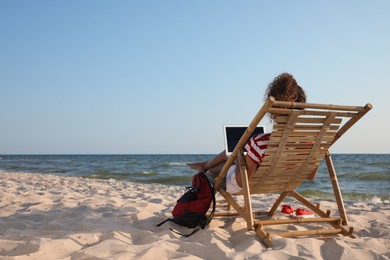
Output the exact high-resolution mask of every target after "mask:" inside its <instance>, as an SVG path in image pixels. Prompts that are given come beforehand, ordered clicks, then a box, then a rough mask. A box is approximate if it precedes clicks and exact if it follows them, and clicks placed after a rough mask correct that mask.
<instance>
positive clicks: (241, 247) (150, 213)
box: [0, 171, 390, 260]
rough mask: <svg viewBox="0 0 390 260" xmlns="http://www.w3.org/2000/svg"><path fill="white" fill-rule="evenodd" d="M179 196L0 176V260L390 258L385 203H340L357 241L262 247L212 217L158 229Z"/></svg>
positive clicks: (280, 242)
mask: <svg viewBox="0 0 390 260" xmlns="http://www.w3.org/2000/svg"><path fill="white" fill-rule="evenodd" d="M183 191H184V187H177V186H164V185H149V184H137V183H130V182H122V181H116V180H92V179H85V178H79V177H58V176H54V175H48V174H28V173H9V172H1V171H0V259H332V260H333V259H354V260H356V259H390V232H389V231H390V203H389V202H388V201H385V202H382V201H380V200H376V199H374V200H372V201H369V202H367V201H362V202H357V201H354V202H351V201H347V202H346V203H345V204H346V210H347V213H348V215H349V220H350V225H351V226H354V228H355V234H356V235H357V238H355V239H353V238H349V237H342V236H338V237H335V238H330V239H328V240H319V239H313V238H281V237H275V238H274V240H273V241H274V247H273V248H267V247H265V246H264V244H262V243H261V242H260V240H259V239H258V238H257V237H256V236H255V234H254V232H248V231H246V224H245V222H244V221H243V219H242V218H239V217H230V218H214V219H213V221H212V222H211V223H210V226H209V227H207V228H206V229H204V230H201V231H199V232H197V233H195V234H194V235H193V236H191V237H189V238H185V237H181V236H180V235H177V234H175V233H173V232H171V231H170V230H169V227H170V226H171V224H169V223H166V224H164V225H163V226H162V227H156V224H157V223H159V222H161V221H162V220H164V219H165V218H167V217H170V216H171V215H170V213H171V210H172V207H173V206H174V204H175V201H176V199H177V198H179V197H180V195H181V194H182V193H183ZM273 199H274V195H261V196H260V195H259V196H257V197H256V200H255V201H254V202H253V204H254V206H255V207H256V206H257V207H260V208H264V209H266V208H268V207H270V206H271V203H272V201H273ZM319 202H320V203H321V207H325V208H329V209H335V207H336V204H335V203H334V202H333V201H329V200H319ZM275 217H278V215H276V216H275ZM287 228H288V229H291V228H293V227H291V226H289V227H287Z"/></svg>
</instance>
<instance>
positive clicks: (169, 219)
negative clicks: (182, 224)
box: [156, 218, 173, 227]
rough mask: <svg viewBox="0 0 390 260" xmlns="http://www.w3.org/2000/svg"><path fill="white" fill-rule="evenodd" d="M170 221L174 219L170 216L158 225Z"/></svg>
mask: <svg viewBox="0 0 390 260" xmlns="http://www.w3.org/2000/svg"><path fill="white" fill-rule="evenodd" d="M168 221H173V219H172V218H168V219H166V220H164V221H163V222H161V223H159V224H157V225H156V226H157V227H159V226H161V225H162V224H164V223H165V222H168Z"/></svg>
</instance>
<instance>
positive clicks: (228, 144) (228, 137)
mask: <svg viewBox="0 0 390 260" xmlns="http://www.w3.org/2000/svg"><path fill="white" fill-rule="evenodd" d="M247 128H248V125H224V126H223V129H224V137H225V151H226V155H231V154H232V152H233V150H234V147H236V145H237V143H238V141H239V140H240V138H241V136H242V135H243V134H244V133H245V130H246V129H247ZM263 133H264V126H262V125H259V126H257V127H256V128H255V130H254V131H253V133H252V135H251V136H250V137H252V136H254V135H257V134H263ZM250 137H249V138H250ZM248 140H249V139H248Z"/></svg>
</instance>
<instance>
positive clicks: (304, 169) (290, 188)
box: [214, 97, 372, 247]
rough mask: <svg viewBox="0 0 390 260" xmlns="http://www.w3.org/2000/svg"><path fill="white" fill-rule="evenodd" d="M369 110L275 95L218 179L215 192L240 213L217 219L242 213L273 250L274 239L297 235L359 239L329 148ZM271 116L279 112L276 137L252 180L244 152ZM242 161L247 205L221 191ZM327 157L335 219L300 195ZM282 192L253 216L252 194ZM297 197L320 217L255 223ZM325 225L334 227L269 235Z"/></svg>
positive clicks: (273, 138) (274, 131) (276, 121)
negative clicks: (288, 227) (284, 227)
mask: <svg viewBox="0 0 390 260" xmlns="http://www.w3.org/2000/svg"><path fill="white" fill-rule="evenodd" d="M371 108H372V105H371V104H366V105H365V106H339V105H328V104H310V103H298V102H283V101H276V100H275V99H274V98H273V97H270V98H269V99H267V100H266V102H265V103H264V105H263V106H262V107H261V109H260V110H259V111H258V113H257V114H256V115H255V117H254V118H253V120H252V122H251V123H250V124H249V126H248V128H247V130H246V132H245V133H244V134H243V136H242V137H241V139H240V141H239V142H238V144H237V145H236V147H235V149H234V150H233V153H232V154H231V156H230V157H229V159H228V161H227V162H226V164H225V165H224V167H223V168H222V170H221V172H220V174H219V176H218V178H217V179H216V182H215V185H214V188H215V190H216V191H219V193H220V194H221V195H222V196H223V197H224V198H225V200H226V201H227V202H228V206H229V208H230V205H231V206H233V208H234V209H235V212H233V213H232V212H220V213H216V214H215V216H218V215H219V216H230V215H239V216H241V217H242V218H243V219H244V220H245V221H246V222H247V229H248V230H254V231H255V233H256V234H257V235H258V236H259V238H260V239H261V240H262V241H263V242H264V244H265V245H266V246H267V247H272V237H271V235H273V234H276V235H279V236H282V237H297V236H311V235H317V236H322V235H335V234H342V235H345V236H351V237H353V236H354V235H353V228H351V227H347V226H348V218H347V214H346V211H345V208H344V203H343V199H342V195H341V192H340V188H339V184H338V180H337V175H336V171H335V168H334V165H333V162H332V158H331V155H330V152H329V148H330V147H331V146H332V145H333V144H334V143H335V142H336V141H337V140H338V139H339V138H340V137H341V136H342V135H343V134H344V133H345V132H347V130H348V129H350V128H351V127H352V126H353V125H354V124H355V123H356V122H357V121H358V120H359V119H361V118H362V117H363V116H364V115H365V114H366V113H367V112H368V111H369V110H370V109H371ZM267 113H271V114H277V115H278V116H277V117H276V119H275V125H274V127H273V131H272V133H271V136H270V140H269V144H268V147H267V150H266V152H265V155H264V158H263V161H262V163H261V164H260V166H259V167H258V169H257V170H256V172H255V174H254V176H253V177H252V179H251V180H248V176H247V170H246V163H245V160H244V157H243V153H242V150H241V149H242V147H243V146H244V145H245V143H246V142H247V140H248V139H249V136H250V135H251V133H252V132H253V130H254V129H255V127H256V126H257V125H258V124H259V123H260V121H261V120H262V119H263V118H264V116H265V115H266V114H267ZM236 158H237V159H238V166H239V167H240V172H241V174H242V180H243V191H242V194H241V195H243V196H244V205H240V203H238V202H237V200H236V199H235V198H234V197H236V196H232V195H230V194H229V193H227V192H226V191H225V190H224V189H222V188H220V184H221V182H222V180H223V179H224V178H225V176H226V173H227V171H228V169H229V167H230V166H231V165H232V164H233V163H234V162H235V160H236ZM324 158H325V161H326V166H327V170H328V172H329V177H330V181H331V183H332V187H333V191H334V195H335V200H336V203H337V207H338V211H339V217H330V212H329V211H327V212H324V211H323V210H322V209H320V206H319V205H314V204H313V203H311V202H310V201H309V200H308V199H306V198H304V197H303V196H302V195H300V194H299V193H298V192H296V191H295V189H296V188H297V187H299V185H300V184H301V183H302V182H303V181H304V180H305V179H306V178H307V177H308V176H309V175H310V174H311V173H312V172H313V171H315V170H316V169H317V167H318V166H319V164H320V162H321V161H322V160H323V159H324ZM263 193H280V196H279V198H278V199H277V200H276V201H275V203H274V204H273V206H272V207H271V209H270V210H269V211H267V212H253V210H252V202H251V194H263ZM287 196H291V197H293V198H295V199H296V200H297V201H298V202H299V203H301V204H303V205H305V206H306V207H307V208H309V209H310V210H311V211H313V212H314V213H315V214H317V215H318V217H314V218H304V219H296V218H291V219H274V220H273V219H265V220H264V219H263V220H259V219H255V216H256V215H266V216H273V215H274V213H275V212H276V210H277V209H278V207H279V205H280V204H281V203H282V202H283V200H284V199H285V198H286V197H287ZM316 222H324V223H328V224H330V228H327V229H326V228H325V229H316V230H304V231H286V232H284V231H283V232H275V233H268V232H267V231H266V230H265V227H266V226H268V225H281V224H298V223H316Z"/></svg>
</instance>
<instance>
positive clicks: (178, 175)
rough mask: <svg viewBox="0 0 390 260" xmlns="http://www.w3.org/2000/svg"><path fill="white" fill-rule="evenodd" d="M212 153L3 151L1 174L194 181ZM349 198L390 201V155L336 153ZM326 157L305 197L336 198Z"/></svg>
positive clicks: (177, 183)
mask: <svg viewBox="0 0 390 260" xmlns="http://www.w3.org/2000/svg"><path fill="white" fill-rule="evenodd" d="M213 156H215V155H213V154H191V155H190V154H169V155H168V154H163V155H161V154H147V155H133V154H129V155H126V154H123V155H0V174H1V171H6V172H16V173H18V172H23V173H26V172H27V173H33V174H34V173H42V174H54V175H58V176H65V177H66V176H78V177H83V178H91V179H107V180H108V179H114V180H120V181H129V182H136V183H149V184H153V183H159V184H163V185H175V186H183V187H186V186H189V185H190V184H191V177H192V175H193V174H194V173H195V172H194V170H192V169H190V168H189V167H187V166H186V163H193V162H201V161H205V160H208V159H210V158H212V157H213ZM332 159H333V163H334V165H335V170H336V174H337V177H338V180H339V185H340V189H341V192H342V195H343V199H344V200H353V201H372V200H375V201H382V202H389V201H390V154H334V155H332ZM331 190H332V185H331V183H330V181H329V174H328V172H327V168H326V164H325V162H322V163H321V165H320V167H319V171H318V174H317V177H316V179H315V180H313V181H305V182H304V183H303V184H302V185H301V186H300V187H299V188H298V192H301V193H302V194H303V195H304V196H307V197H312V198H313V197H315V198H324V199H332V198H333V195H332V192H331Z"/></svg>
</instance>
